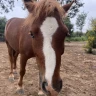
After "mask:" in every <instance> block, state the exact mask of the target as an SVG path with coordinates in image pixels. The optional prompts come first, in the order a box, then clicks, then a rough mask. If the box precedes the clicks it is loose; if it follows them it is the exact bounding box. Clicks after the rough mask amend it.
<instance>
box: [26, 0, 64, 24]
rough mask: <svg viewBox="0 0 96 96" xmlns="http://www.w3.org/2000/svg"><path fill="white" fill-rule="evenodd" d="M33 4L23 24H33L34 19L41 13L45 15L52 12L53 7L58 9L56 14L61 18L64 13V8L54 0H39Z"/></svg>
mask: <svg viewBox="0 0 96 96" xmlns="http://www.w3.org/2000/svg"><path fill="white" fill-rule="evenodd" d="M34 5H35V7H34V10H33V11H32V13H29V15H28V17H27V18H26V20H25V24H26V23H31V24H33V23H34V22H35V21H36V20H38V18H39V17H40V15H41V14H44V15H45V16H46V17H47V16H49V15H51V14H53V13H54V10H55V9H56V10H57V11H58V14H59V16H60V17H61V18H62V16H63V15H64V13H65V11H64V9H63V8H62V7H61V6H60V4H59V3H58V2H57V1H56V0H40V1H39V2H36V3H34Z"/></svg>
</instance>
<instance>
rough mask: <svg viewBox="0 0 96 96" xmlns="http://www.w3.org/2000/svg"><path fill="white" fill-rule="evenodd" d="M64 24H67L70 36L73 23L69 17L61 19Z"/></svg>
mask: <svg viewBox="0 0 96 96" xmlns="http://www.w3.org/2000/svg"><path fill="white" fill-rule="evenodd" d="M63 22H64V24H65V25H66V26H67V28H68V30H69V33H70V37H71V36H72V34H73V24H72V23H71V21H70V18H69V17H66V18H65V19H64V20H63Z"/></svg>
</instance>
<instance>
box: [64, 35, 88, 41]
mask: <svg viewBox="0 0 96 96" xmlns="http://www.w3.org/2000/svg"><path fill="white" fill-rule="evenodd" d="M66 41H69V42H70V41H87V38H86V37H85V36H81V37H67V38H66Z"/></svg>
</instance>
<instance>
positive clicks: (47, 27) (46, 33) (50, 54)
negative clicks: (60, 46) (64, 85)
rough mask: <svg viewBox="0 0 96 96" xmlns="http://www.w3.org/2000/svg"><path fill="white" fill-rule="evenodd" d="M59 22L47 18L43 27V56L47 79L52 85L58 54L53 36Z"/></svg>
mask: <svg viewBox="0 0 96 96" xmlns="http://www.w3.org/2000/svg"><path fill="white" fill-rule="evenodd" d="M58 27H59V26H58V22H57V20H56V19H55V18H54V17H47V18H46V19H45V21H44V22H43V24H42V25H41V28H40V29H41V32H42V34H43V38H44V41H43V54H44V57H45V79H46V80H47V81H48V83H50V84H51V82H52V77H53V74H54V70H55V66H56V54H55V51H54V49H53V48H52V45H51V43H52V36H53V34H54V33H55V32H56V30H57V28H58Z"/></svg>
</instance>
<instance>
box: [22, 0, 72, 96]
mask: <svg viewBox="0 0 96 96" xmlns="http://www.w3.org/2000/svg"><path fill="white" fill-rule="evenodd" d="M24 3H25V6H26V7H27V9H28V11H29V12H30V15H29V17H28V20H29V22H30V24H31V27H30V32H31V36H32V47H33V50H34V53H35V55H36V58H37V61H38V66H39V72H40V75H41V82H42V84H41V87H42V90H43V91H44V92H45V93H46V94H50V95H48V96H57V94H58V93H59V92H60V90H61V89H62V79H61V78H60V65H61V55H62V54H63V53H64V39H65V37H66V35H67V34H68V29H67V27H66V26H65V25H64V24H63V23H62V16H63V15H64V14H65V13H66V12H67V11H68V10H69V8H70V7H71V5H72V3H73V2H71V3H70V4H68V5H64V6H63V7H60V5H59V4H58V2H57V1H56V0H41V1H39V2H33V1H31V0H24Z"/></svg>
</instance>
